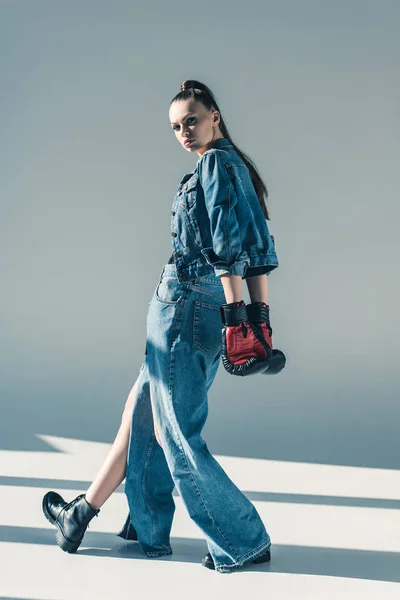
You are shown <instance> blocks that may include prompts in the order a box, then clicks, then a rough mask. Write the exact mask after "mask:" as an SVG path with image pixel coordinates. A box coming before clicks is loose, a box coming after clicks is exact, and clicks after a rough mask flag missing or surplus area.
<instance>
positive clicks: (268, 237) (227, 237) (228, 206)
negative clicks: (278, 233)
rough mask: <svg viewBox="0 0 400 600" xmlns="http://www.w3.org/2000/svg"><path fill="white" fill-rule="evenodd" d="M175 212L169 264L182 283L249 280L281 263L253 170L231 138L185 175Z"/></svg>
mask: <svg viewBox="0 0 400 600" xmlns="http://www.w3.org/2000/svg"><path fill="white" fill-rule="evenodd" d="M171 213H172V217H171V236H172V249H173V252H172V256H171V259H170V262H174V263H175V265H176V268H177V276H178V279H179V281H188V280H189V279H191V278H193V277H199V276H201V275H209V274H215V275H217V276H221V275H241V277H242V279H245V278H247V277H254V276H256V275H262V274H264V273H266V274H268V273H270V272H271V271H272V270H273V269H276V267H277V266H278V265H279V262H278V257H277V254H276V250H275V239H274V236H273V235H272V234H271V233H270V232H269V228H268V224H267V220H266V219H265V217H264V214H263V212H262V209H261V206H260V202H259V200H258V197H257V194H256V191H255V189H254V186H253V183H252V181H251V177H250V173H249V170H248V168H247V166H246V165H245V163H244V162H243V161H242V159H241V158H240V157H239V155H238V154H237V153H236V152H235V150H234V147H233V145H232V144H231V143H230V142H229V140H227V139H226V138H222V139H218V140H215V142H214V147H213V148H211V149H210V150H207V152H205V153H204V154H203V155H202V156H201V157H200V158H199V160H198V161H197V163H196V166H195V168H194V169H193V171H191V172H190V173H186V174H185V175H184V176H183V177H182V179H181V181H180V182H179V185H178V190H177V193H176V196H175V198H174V201H173V205H172V211H171Z"/></svg>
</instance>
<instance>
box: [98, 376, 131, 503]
mask: <svg viewBox="0 0 400 600" xmlns="http://www.w3.org/2000/svg"><path fill="white" fill-rule="evenodd" d="M137 383H138V382H137V380H136V383H135V384H134V386H133V387H132V389H131V391H130V392H129V396H128V399H127V401H126V404H125V408H124V412H123V413H122V419H121V425H120V427H119V430H118V433H117V435H116V437H115V440H114V442H113V445H112V446H111V449H110V452H109V453H108V455H107V457H106V459H105V461H104V463H103V464H102V466H101V468H100V470H99V472H98V474H97V475H96V478H95V479H94V481H93V483H92V484H91V485H90V487H89V489H88V491H87V492H86V500H87V501H88V502H89V504H90V506H91V507H92V508H100V507H101V506H102V505H103V504H104V503H105V501H106V500H107V499H108V498H109V497H110V496H111V494H112V493H113V492H114V490H116V489H117V487H118V486H119V485H120V484H121V483H122V482H123V480H124V479H125V474H126V457H127V452H128V444H129V434H130V428H131V419H132V408H133V404H134V400H135V394H136V388H137Z"/></svg>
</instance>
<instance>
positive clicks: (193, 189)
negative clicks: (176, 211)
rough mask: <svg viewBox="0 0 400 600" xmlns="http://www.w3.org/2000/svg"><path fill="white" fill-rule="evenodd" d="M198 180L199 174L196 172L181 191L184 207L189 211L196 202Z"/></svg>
mask: <svg viewBox="0 0 400 600" xmlns="http://www.w3.org/2000/svg"><path fill="white" fill-rule="evenodd" d="M198 180H199V176H198V174H197V173H194V175H193V176H192V177H191V178H190V179H189V181H188V182H187V183H185V185H184V186H183V188H182V191H181V204H182V207H183V208H184V209H186V210H188V211H190V210H192V208H193V207H194V206H195V204H196V198H197V184H198Z"/></svg>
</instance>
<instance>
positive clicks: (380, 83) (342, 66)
mask: <svg viewBox="0 0 400 600" xmlns="http://www.w3.org/2000/svg"><path fill="white" fill-rule="evenodd" d="M399 17H400V4H399V3H398V2H395V1H388V0H380V1H379V2H377V1H376V2H372V1H369V0H365V1H355V0H346V1H343V0H341V1H336V2H334V3H332V2H329V1H312V0H302V1H301V2H298V1H296V0H293V1H283V0H279V1H278V0H276V1H271V0H269V1H266V0H262V1H255V0H252V1H250V2H246V3H245V4H243V3H242V2H232V1H230V2H227V1H220V2H213V1H210V0H205V1H203V2H201V3H189V4H188V3H187V2H180V1H179V2H177V1H170V2H168V3H162V2H152V3H145V4H143V6H140V5H137V3H134V2H127V1H121V0H114V1H113V2H104V1H101V2H99V1H96V2H94V1H88V0H86V1H83V2H82V1H81V0H79V2H78V1H76V0H74V1H71V0H69V1H68V2H60V1H58V2H51V1H42V0H36V1H35V2H28V1H17V2H11V1H5V0H2V1H1V2H0V102H1V105H0V109H1V110H0V127H1V138H0V140H1V142H0V152H1V156H0V169H1V172H0V174H1V198H0V210H1V214H0V268H1V296H0V298H1V312H0V319H1V322H0V327H1V345H0V353H1V355H0V361H1V362H0V368H1V371H0V386H1V394H0V403H1V405H0V410H1V420H0V448H2V449H10V450H17V449H19V450H46V449H49V450H50V449H51V450H53V449H52V448H50V447H48V446H47V445H46V444H45V443H44V442H43V441H42V440H40V439H39V438H38V437H36V435H37V434H47V435H55V436H65V437H76V438H82V439H87V440H99V441H106V442H112V441H113V439H114V436H115V434H116V431H117V428H118V427H119V424H120V418H121V413H122V410H123V407H124V404H125V401H126V398H127V395H128V393H129V391H130V389H131V387H132V385H133V384H134V382H135V380H136V377H137V374H138V369H139V367H140V364H141V361H142V358H143V352H144V346H145V318H146V312H147V308H148V303H149V301H150V298H151V295H152V293H153V291H154V288H155V285H156V283H157V281H158V277H159V275H160V273H161V269H162V266H163V264H164V263H165V262H166V261H167V260H168V257H169V256H170V254H171V249H172V247H171V237H170V210H171V205H172V201H173V197H174V195H175V191H176V187H177V184H178V182H179V180H180V179H181V177H182V176H183V174H184V173H186V172H189V171H191V170H192V169H193V167H194V164H195V161H196V160H197V159H198V156H197V154H196V153H194V154H193V155H191V154H190V153H188V152H187V151H185V150H184V149H183V148H182V147H181V146H180V145H179V144H178V142H177V141H176V140H175V136H174V133H173V131H172V129H170V125H169V119H168V109H169V102H170V100H171V99H172V97H173V96H174V95H175V94H176V93H177V92H178V91H179V89H180V84H181V82H182V81H183V80H184V79H198V80H200V81H203V82H204V83H206V84H207V85H209V86H210V87H211V89H212V90H213V91H214V93H215V95H216V98H217V102H219V105H220V108H221V111H222V114H223V116H224V118H225V120H226V122H227V125H228V128H229V130H230V133H231V135H232V137H233V139H234V140H235V142H236V143H237V144H238V145H239V147H240V148H241V149H242V150H243V151H244V152H246V153H247V154H248V155H249V156H250V157H251V158H252V159H254V161H255V163H256V165H257V167H258V168H259V170H260V173H261V174H262V176H263V178H264V180H265V182H266V184H267V187H268V190H269V194H270V196H269V199H268V202H267V204H268V207H269V210H270V216H271V221H270V222H269V227H270V230H271V232H272V233H273V234H274V235H275V242H276V249H277V254H278V258H279V261H280V267H279V268H278V269H276V270H275V271H274V272H273V273H272V274H271V276H270V277H269V303H270V306H271V313H270V315H271V324H272V327H273V330H274V333H273V340H274V346H275V347H277V348H281V349H282V350H283V351H284V352H285V353H286V355H287V367H286V369H285V370H284V371H282V372H281V373H280V374H279V375H278V376H276V377H268V376H265V377H263V376H256V377H252V378H245V379H243V380H241V379H239V378H236V377H231V376H229V375H228V373H227V372H226V371H225V370H224V369H223V367H222V365H220V369H219V371H218V374H217V378H216V380H215V382H214V385H213V387H212V388H211V390H210V394H209V405H210V410H209V419H208V422H207V425H206V428H205V430H204V436H205V439H206V440H207V442H208V444H209V448H210V450H211V451H212V452H213V453H216V454H224V455H233V456H246V457H258V458H270V459H277V460H289V461H306V462H313V463H331V464H342V465H354V466H369V467H381V468H400V452H399V442H398V439H399V438H398V423H399V417H400V409H399V401H398V398H399V391H400V385H399V374H398V373H399V367H398V361H399V355H400V353H399V332H400V319H399V310H398V305H399V278H398V262H399V254H400V252H399V240H398V229H399V223H400V210H399V194H398V189H399V177H398V161H399V137H400V136H399V118H398V117H399V111H398V106H399V105H400V98H399V90H400V85H399V76H398V74H399V41H398V23H399ZM396 165H397V170H396ZM243 289H244V297H245V299H246V300H247V299H248V295H247V290H246V286H245V284H244V286H243Z"/></svg>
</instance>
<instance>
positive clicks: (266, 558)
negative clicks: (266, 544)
mask: <svg viewBox="0 0 400 600" xmlns="http://www.w3.org/2000/svg"><path fill="white" fill-rule="evenodd" d="M270 560H271V552H270V551H267V552H266V553H265V554H262V555H261V556H258V557H257V558H255V559H254V560H252V561H251V563H250V564H252V563H254V564H259V563H263V562H268V561H270ZM201 564H202V565H203V567H207V569H213V570H214V571H215V564H214V561H213V560H212V559H211V560H206V559H205V558H203V559H202V561H201ZM247 564H249V563H247ZM247 564H246V565H244V566H247Z"/></svg>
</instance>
